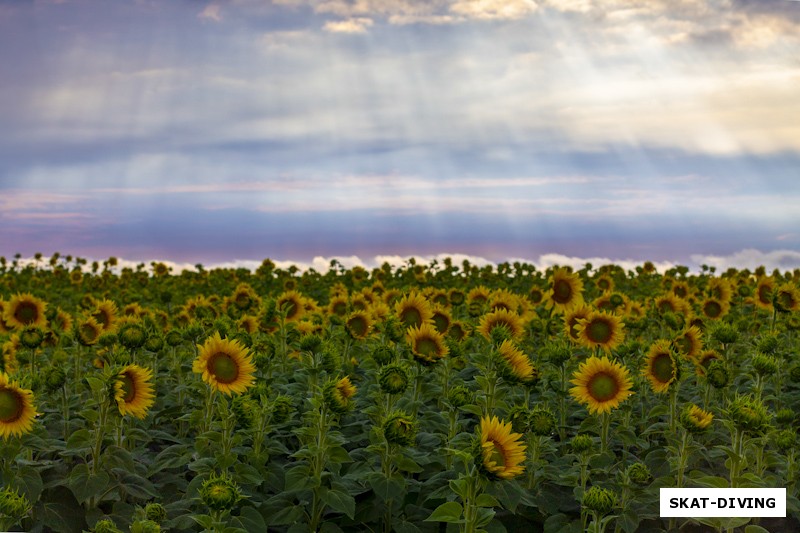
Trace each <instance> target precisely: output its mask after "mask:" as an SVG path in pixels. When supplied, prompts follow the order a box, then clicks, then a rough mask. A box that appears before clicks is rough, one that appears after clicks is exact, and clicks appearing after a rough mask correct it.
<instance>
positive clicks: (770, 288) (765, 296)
mask: <svg viewBox="0 0 800 533" xmlns="http://www.w3.org/2000/svg"><path fill="white" fill-rule="evenodd" d="M774 291H775V280H773V279H772V278H768V277H766V276H762V277H761V278H759V280H758V283H757V284H756V294H755V298H754V300H755V304H756V305H757V306H758V307H760V308H762V309H768V310H770V311H772V293H773V292H774Z"/></svg>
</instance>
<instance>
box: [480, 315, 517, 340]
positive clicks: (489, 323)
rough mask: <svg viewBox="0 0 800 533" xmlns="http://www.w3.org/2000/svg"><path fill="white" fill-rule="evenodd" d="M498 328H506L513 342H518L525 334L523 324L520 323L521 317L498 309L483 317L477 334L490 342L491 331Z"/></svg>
mask: <svg viewBox="0 0 800 533" xmlns="http://www.w3.org/2000/svg"><path fill="white" fill-rule="evenodd" d="M498 327H504V328H506V329H507V330H508V333H509V335H510V336H511V339H513V340H520V339H521V338H522V336H523V335H524V334H525V324H524V322H523V321H522V317H520V316H519V315H518V314H517V313H515V312H513V311H506V310H505V309H498V310H497V311H492V312H491V313H487V314H485V315H483V316H482V317H481V322H480V324H479V325H478V332H480V334H481V335H483V336H484V337H485V338H486V339H487V340H489V341H491V340H492V331H494V330H495V328H498Z"/></svg>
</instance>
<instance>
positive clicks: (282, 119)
mask: <svg viewBox="0 0 800 533" xmlns="http://www.w3.org/2000/svg"><path fill="white" fill-rule="evenodd" d="M798 205H800V2H798V1H794V0H717V1H713V0H712V1H698V0H648V1H642V0H603V1H602V2H592V1H590V0H424V1H423V0H272V1H269V0H214V1H201V0H169V1H166V0H126V1H122V0H102V1H101V0H0V223H2V225H0V228H1V229H0V255H5V256H11V255H13V254H15V253H21V254H22V255H23V256H30V255H32V254H33V253H35V252H42V253H44V254H45V255H49V254H51V253H53V252H55V251H58V252H60V253H62V254H72V255H78V256H82V257H88V258H96V259H104V258H107V257H110V256H115V257H119V258H123V259H126V260H130V261H134V262H136V261H150V260H168V261H172V262H175V263H176V264H177V263H186V264H194V263H198V262H199V263H203V264H205V265H213V264H228V263H230V264H250V263H251V262H260V260H261V259H263V258H266V257H270V258H272V259H274V260H279V261H294V262H298V263H303V264H308V265H310V264H316V263H320V264H324V263H326V262H327V259H329V258H330V257H346V258H351V259H352V258H355V259H353V261H356V262H358V261H361V262H363V263H367V264H369V263H370V262H372V263H375V262H376V261H379V258H383V257H406V256H410V255H415V256H418V257H428V258H430V257H437V256H440V255H441V254H445V255H453V254H461V255H459V257H461V256H463V257H470V258H476V259H477V260H481V261H489V262H497V261H504V260H509V259H510V260H517V259H521V260H528V261H531V262H534V263H538V264H544V263H547V262H548V261H551V260H553V258H560V260H562V261H564V262H569V261H574V262H578V263H579V264H580V262H582V261H584V260H586V259H590V258H591V259H595V260H599V259H607V260H608V261H616V262H621V261H628V262H634V263H635V262H642V261H644V260H651V261H656V262H660V264H665V265H667V264H687V265H690V266H691V265H699V264H701V263H707V264H714V265H719V266H723V265H725V266H746V267H748V268H749V267H752V266H757V265H758V264H766V265H767V266H770V267H777V268H782V269H784V268H797V267H800V208H798ZM315 262H316V263H315Z"/></svg>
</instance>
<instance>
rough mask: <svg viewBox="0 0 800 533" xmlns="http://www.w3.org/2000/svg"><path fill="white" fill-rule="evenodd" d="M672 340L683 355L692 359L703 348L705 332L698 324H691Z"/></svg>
mask: <svg viewBox="0 0 800 533" xmlns="http://www.w3.org/2000/svg"><path fill="white" fill-rule="evenodd" d="M672 342H673V344H674V345H675V348H676V349H677V350H678V352H680V354H681V355H683V356H684V357H685V358H686V359H690V360H691V359H694V358H695V357H697V356H698V355H699V354H700V351H701V350H702V349H703V334H702V333H701V332H700V329H699V328H698V327H697V326H691V327H688V328H686V329H684V330H683V331H682V332H681V333H680V335H678V336H677V337H676V338H675V340H673V341H672Z"/></svg>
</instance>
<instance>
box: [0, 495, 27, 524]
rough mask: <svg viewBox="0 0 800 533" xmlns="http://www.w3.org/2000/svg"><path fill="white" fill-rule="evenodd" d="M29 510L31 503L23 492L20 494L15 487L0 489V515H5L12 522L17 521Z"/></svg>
mask: <svg viewBox="0 0 800 533" xmlns="http://www.w3.org/2000/svg"><path fill="white" fill-rule="evenodd" d="M30 511H31V504H30V502H28V498H26V497H25V495H24V494H20V493H19V491H18V490H17V489H14V490H11V488H10V487H6V488H4V489H3V490H2V491H0V517H3V516H6V517H8V518H10V519H11V520H12V521H13V522H12V524H14V523H17V522H19V521H20V520H22V519H23V518H25V517H26V516H28V513H30Z"/></svg>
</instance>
